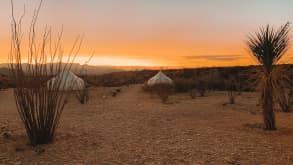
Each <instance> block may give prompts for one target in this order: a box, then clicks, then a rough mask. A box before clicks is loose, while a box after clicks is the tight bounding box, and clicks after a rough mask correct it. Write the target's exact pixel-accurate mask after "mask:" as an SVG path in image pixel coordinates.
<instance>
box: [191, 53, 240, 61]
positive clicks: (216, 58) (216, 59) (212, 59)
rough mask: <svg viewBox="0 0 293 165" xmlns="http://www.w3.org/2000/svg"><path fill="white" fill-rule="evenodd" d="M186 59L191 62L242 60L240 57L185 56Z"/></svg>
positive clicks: (231, 55) (230, 55)
mask: <svg viewBox="0 0 293 165" xmlns="http://www.w3.org/2000/svg"><path fill="white" fill-rule="evenodd" d="M185 58H187V59H193V60H208V61H235V60H239V59H242V58H243V56H242V55H233V54H229V55H228V54H227V55H192V56H185Z"/></svg>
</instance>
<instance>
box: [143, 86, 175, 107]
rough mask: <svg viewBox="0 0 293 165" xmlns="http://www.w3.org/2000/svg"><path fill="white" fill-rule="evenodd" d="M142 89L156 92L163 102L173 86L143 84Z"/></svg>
mask: <svg viewBox="0 0 293 165" xmlns="http://www.w3.org/2000/svg"><path fill="white" fill-rule="evenodd" d="M143 90H144V91H146V92H150V93H151V94H157V95H158V96H159V97H160V99H161V101H162V102H163V103H166V102H167V100H168V98H169V96H170V95H171V94H172V92H173V90H174V86H173V85H171V84H155V85H152V86H148V85H147V84H145V85H144V86H143Z"/></svg>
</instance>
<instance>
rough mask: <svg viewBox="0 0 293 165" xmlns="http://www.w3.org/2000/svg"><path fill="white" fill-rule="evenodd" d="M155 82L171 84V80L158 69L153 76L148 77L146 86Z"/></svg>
mask: <svg viewBox="0 0 293 165" xmlns="http://www.w3.org/2000/svg"><path fill="white" fill-rule="evenodd" d="M156 84H169V85H172V84H173V80H172V79H171V78H169V77H168V76H166V75H165V74H164V73H163V72H162V71H159V72H158V73H157V74H156V75H155V76H154V77H152V78H150V79H149V80H148V82H147V85H148V86H153V85H156Z"/></svg>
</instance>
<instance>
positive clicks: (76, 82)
mask: <svg viewBox="0 0 293 165" xmlns="http://www.w3.org/2000/svg"><path fill="white" fill-rule="evenodd" d="M54 83H60V85H59V84H58V86H59V90H83V89H84V88H85V83H84V81H83V80H82V79H81V78H79V77H78V76H76V75H75V74H74V73H72V72H71V71H68V72H62V73H59V74H58V75H57V76H56V77H53V78H52V79H50V80H49V81H48V82H47V86H48V87H50V86H51V85H54Z"/></svg>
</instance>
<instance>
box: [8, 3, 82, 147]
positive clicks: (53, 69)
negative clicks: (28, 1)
mask: <svg viewBox="0 0 293 165" xmlns="http://www.w3.org/2000/svg"><path fill="white" fill-rule="evenodd" d="M41 4H42V1H40V4H39V7H38V9H37V10H36V11H35V14H34V15H33V18H32V21H31V25H30V29H29V32H28V41H29V42H28V46H27V47H28V50H23V49H24V47H26V46H24V45H23V42H22V41H23V37H24V35H23V33H22V31H21V30H22V24H21V21H22V17H21V18H20V20H19V21H18V22H17V21H16V20H15V17H14V11H13V2H12V1H11V5H12V24H11V30H12V36H11V51H10V54H9V60H10V61H9V71H10V77H11V79H12V80H13V82H15V86H16V88H15V89H14V96H15V102H16V106H17V110H18V113H19V116H20V118H21V120H22V122H23V124H24V126H25V129H26V133H27V135H28V137H29V140H30V143H31V144H32V145H38V144H45V143H50V142H52V140H53V139H54V134H55V131H56V129H57V127H58V124H59V120H60V117H61V114H62V111H63V108H64V106H65V102H66V99H67V92H65V91H59V89H61V88H63V86H62V85H65V83H61V81H56V82H55V83H54V84H52V85H48V86H47V85H46V84H47V83H46V82H47V80H48V79H49V78H50V77H52V76H53V75H54V74H56V73H64V74H66V73H69V70H70V68H71V64H72V62H73V60H74V58H73V57H74V56H75V55H76V54H77V52H78V50H79V48H80V44H81V40H80V39H79V38H77V39H76V41H75V43H74V45H73V48H72V49H71V50H70V52H69V55H68V59H67V63H65V64H63V63H62V61H63V59H64V58H63V54H62V53H63V49H62V46H61V38H62V31H61V33H60V34H59V35H58V39H57V41H56V42H55V43H54V42H53V41H52V37H51V36H52V32H51V29H50V28H46V29H45V31H44V33H43V34H42V36H41V39H40V40H37V37H36V36H37V32H36V30H35V26H36V24H37V18H38V13H39V10H40V8H41ZM24 52H25V53H26V54H27V55H26V59H27V62H28V64H27V65H24V62H23V59H25V56H24V55H23V53H24Z"/></svg>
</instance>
